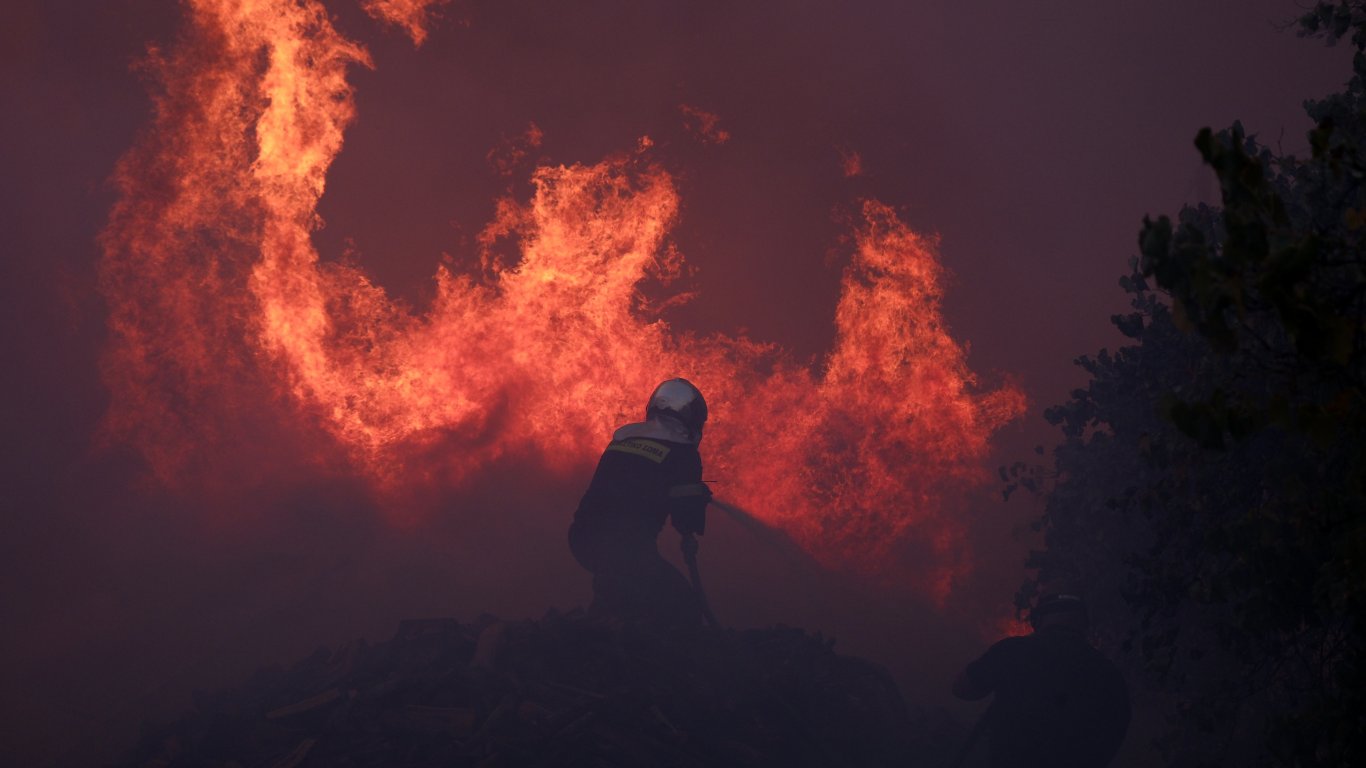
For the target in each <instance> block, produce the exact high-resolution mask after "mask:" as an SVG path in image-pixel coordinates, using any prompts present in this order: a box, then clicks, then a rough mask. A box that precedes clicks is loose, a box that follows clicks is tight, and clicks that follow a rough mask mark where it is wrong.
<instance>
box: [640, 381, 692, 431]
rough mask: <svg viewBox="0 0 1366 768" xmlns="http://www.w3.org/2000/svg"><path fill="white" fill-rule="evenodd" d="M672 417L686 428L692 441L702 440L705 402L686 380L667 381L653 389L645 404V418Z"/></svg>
mask: <svg viewBox="0 0 1366 768" xmlns="http://www.w3.org/2000/svg"><path fill="white" fill-rule="evenodd" d="M660 415H664V416H672V417H673V418H675V419H677V420H678V421H679V422H681V423H682V424H683V426H685V427H687V428H688V431H689V432H691V433H692V437H693V439H694V440H700V439H701V438H702V425H704V424H706V423H707V401H706V400H704V399H703V398H702V392H701V391H700V390H698V388H697V387H695V386H693V384H692V382H691V381H688V380H687V379H669V380H668V381H666V382H664V383H663V384H660V385H659V386H658V387H655V391H654V392H653V393H652V394H651V395H650V400H649V402H648V403H646V404H645V418H647V419H649V418H653V417H656V416H660Z"/></svg>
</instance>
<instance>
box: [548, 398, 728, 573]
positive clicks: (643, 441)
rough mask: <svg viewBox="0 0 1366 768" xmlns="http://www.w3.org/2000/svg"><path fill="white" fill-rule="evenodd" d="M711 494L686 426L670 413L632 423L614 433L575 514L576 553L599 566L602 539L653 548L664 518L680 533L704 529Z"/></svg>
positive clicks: (607, 542) (605, 542)
mask: <svg viewBox="0 0 1366 768" xmlns="http://www.w3.org/2000/svg"><path fill="white" fill-rule="evenodd" d="M710 498H711V491H710V490H708V488H707V486H706V485H705V484H703V483H702V458H701V456H700V455H699V453H698V450H697V444H696V442H695V441H694V440H693V439H691V437H690V435H689V433H688V431H687V429H686V428H685V427H683V426H682V425H681V424H679V423H678V422H676V421H674V420H673V419H670V418H668V417H663V418H652V419H650V420H649V421H645V422H642V423H639V424H628V425H626V426H624V427H622V428H621V429H618V430H617V431H616V433H615V434H614V435H613V436H612V442H611V444H609V445H608V446H607V450H605V451H603V454H602V458H601V459H600V460H599V461H598V468H597V471H596V472H594V473H593V480H592V482H590V483H589V485H588V491H587V492H585V493H584V495H583V499H582V501H580V502H579V508H578V510H577V511H576V512H575V513H574V525H573V527H572V528H571V531H570V539H571V544H574V545H575V546H574V550H575V551H574V554H575V556H576V557H578V558H579V560H580V561H581V562H583V564H584V565H585V566H587V567H589V568H590V569H593V570H596V569H595V568H594V563H592V562H590V561H592V560H594V559H597V558H595V557H594V556H593V555H592V553H591V551H590V550H593V549H598V548H600V547H599V546H598V545H599V544H601V545H606V546H610V547H634V546H648V547H649V548H650V549H651V550H653V549H654V545H655V538H656V537H657V536H658V535H659V532H660V531H661V530H663V528H664V522H665V520H666V519H669V520H671V521H672V523H673V526H674V528H676V529H677V530H678V531H679V532H680V533H684V534H687V533H695V534H700V533H702V532H703V530H704V529H705V527H706V507H707V502H708V500H709V499H710ZM576 542H577V544H576ZM585 555H586V556H585Z"/></svg>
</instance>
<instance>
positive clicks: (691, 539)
mask: <svg viewBox="0 0 1366 768" xmlns="http://www.w3.org/2000/svg"><path fill="white" fill-rule="evenodd" d="M679 544H680V546H681V547H682V549H683V562H684V563H686V564H687V566H688V579H690V580H691V581H692V588H693V591H694V592H696V593H697V605H698V607H699V608H701V609H702V618H703V619H706V621H707V626H709V627H712V628H719V627H720V626H721V623H720V622H718V621H717V620H716V614H714V613H712V612H711V605H710V604H709V603H708V602H707V593H706V592H704V591H703V590H702V573H701V572H700V571H699V570H698V568H697V537H696V536H694V535H692V534H691V533H685V534H683V540H682V541H681V542H679Z"/></svg>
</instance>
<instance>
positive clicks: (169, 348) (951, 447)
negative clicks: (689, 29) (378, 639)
mask: <svg viewBox="0 0 1366 768" xmlns="http://www.w3.org/2000/svg"><path fill="white" fill-rule="evenodd" d="M437 5H439V3H433V2H431V1H430V0H428V1H427V2H422V1H420V0H407V1H406V2H403V1H401V0H368V1H367V2H365V3H364V7H365V8H366V9H367V10H368V11H370V12H371V13H372V15H375V16H376V17H377V18H382V19H384V20H386V21H388V22H391V23H394V24H397V25H399V26H401V27H402V28H404V29H405V30H407V31H408V32H409V34H410V36H411V37H412V38H413V40H414V41H415V42H419V43H420V42H421V41H422V39H423V37H424V35H425V34H426V32H425V30H426V24H427V22H428V21H429V20H430V17H431V14H432V11H433V9H434V8H435V6H437ZM186 7H187V11H188V15H189V23H188V24H187V26H186V29H185V30H184V32H183V35H182V37H181V38H180V39H179V40H178V41H177V42H176V44H175V45H174V46H173V47H171V48H170V49H168V50H165V51H162V50H153V51H152V53H151V56H150V61H149V64H148V68H149V70H150V71H151V72H152V73H154V74H155V75H156V77H157V78H158V89H157V93H156V95H155V116H154V119H153V121H152V123H151V125H150V126H149V127H148V128H147V129H146V131H145V132H144V134H143V135H142V137H141V138H140V140H139V141H138V143H137V144H136V146H134V147H133V149H132V150H131V151H130V152H129V153H128V154H127V155H126V156H125V157H124V159H123V161H122V162H121V163H120V165H119V167H118V170H117V172H116V182H117V184H118V185H119V188H120V192H121V196H120V200H119V202H118V204H117V205H116V207H115V208H114V210H113V212H112V214H111V217H110V221H109V224H108V227H107V228H106V230H105V232H104V236H103V245H104V257H103V261H102V265H101V287H102V290H103V293H104V295H105V297H106V299H107V301H108V303H109V307H110V329H111V332H110V340H109V346H108V350H107V353H106V356H105V360H104V375H105V380H106V382H107V384H108V387H109V389H110V392H111V403H110V408H109V412H108V415H107V418H106V421H105V433H106V437H107V438H108V439H110V440H113V441H118V442H124V443H129V444H131V445H133V446H135V447H136V448H137V449H138V450H139V451H140V452H141V454H142V455H143V456H144V457H145V459H146V461H147V463H148V465H149V467H150V469H151V473H152V476H153V478H154V479H155V480H156V481H158V482H161V483H165V484H172V485H173V484H194V483H212V482H215V481H219V482H228V481H234V480H233V477H232V476H229V475H232V473H233V472H236V473H237V474H247V472H246V471H244V469H243V468H242V467H238V468H236V469H235V470H231V471H230V470H228V469H225V468H223V467H222V466H221V461H220V459H221V456H220V453H221V452H220V451H219V450H218V449H222V448H225V447H229V446H237V447H238V448H239V449H240V447H241V444H242V443H243V442H255V443H258V444H259V443H265V442H275V443H277V444H280V445H289V446H299V445H302V446H307V448H306V449H305V450H304V451H303V453H304V454H305V458H306V460H308V461H310V462H313V463H317V464H319V465H322V466H327V467H332V468H339V469H340V470H341V471H345V472H347V473H349V474H353V475H360V476H362V477H364V478H367V479H368V481H369V482H370V484H371V485H372V487H373V488H374V489H375V493H376V497H377V498H379V499H380V500H381V501H382V500H383V499H384V498H386V494H390V493H397V492H398V489H403V488H410V487H414V486H421V487H433V486H435V487H447V488H456V487H460V486H461V485H462V484H464V483H467V482H469V480H470V479H471V478H472V477H475V476H476V475H477V474H478V473H480V472H481V471H483V470H485V469H486V468H488V467H489V466H490V465H492V464H493V463H494V462H496V461H516V462H522V463H525V464H527V465H534V466H539V467H542V468H544V469H545V470H546V471H551V472H556V473H561V474H564V473H571V472H572V473H578V474H583V475H584V477H585V478H586V474H587V471H588V468H590V467H591V464H592V462H593V460H594V459H595V458H596V456H597V454H598V452H599V451H600V450H601V449H602V446H603V443H604V441H605V440H606V438H607V436H608V435H609V434H610V433H611V430H612V429H613V428H614V427H615V426H618V425H619V424H621V423H624V422H626V421H631V420H636V419H638V418H639V417H640V416H641V414H640V411H641V409H642V407H643V406H642V402H643V398H644V396H645V394H647V393H648V392H650V391H651V389H652V388H653V387H654V385H655V384H657V383H658V382H659V381H660V380H661V379H663V378H668V377H671V376H676V375H681V376H686V377H688V378H689V379H691V380H692V381H694V382H696V383H697V384H698V385H699V386H700V387H701V389H702V390H703V391H704V392H705V393H706V395H707V398H708V401H709V402H710V403H711V405H712V409H711V410H712V414H713V420H712V428H711V430H710V432H709V434H708V437H707V440H706V441H705V442H704V444H703V452H704V456H705V458H706V460H707V467H708V475H709V476H714V477H717V478H723V479H724V484H722V485H718V487H717V489H716V490H717V493H718V494H719V495H721V496H723V497H726V498H728V499H731V500H733V501H734V502H736V503H737V504H739V505H741V506H743V507H745V508H747V509H749V510H753V511H754V512H755V513H756V514H757V515H759V516H760V517H762V518H763V519H764V520H765V521H766V522H768V523H769V524H771V525H775V526H778V527H781V528H782V529H784V530H785V531H787V532H788V533H789V534H790V535H791V536H792V537H793V538H794V539H795V540H796V541H797V542H798V543H800V544H801V545H802V546H804V547H806V548H807V549H808V550H810V551H811V552H812V553H813V554H814V555H815V556H816V557H818V558H819V559H820V560H822V561H823V562H825V563H827V564H831V565H836V566H844V567H854V568H858V569H867V570H873V569H876V568H878V567H879V563H880V562H881V561H882V560H883V559H884V558H885V556H887V555H888V554H889V553H890V552H892V551H893V550H894V549H895V548H896V547H897V546H899V545H903V544H906V543H907V542H912V543H914V544H915V545H916V546H918V547H919V549H921V550H923V551H924V552H925V553H926V555H925V557H924V558H923V560H924V562H923V563H922V564H921V565H919V566H917V567H918V568H921V569H922V570H920V571H919V572H918V573H916V574H914V576H915V578H916V579H917V581H918V582H919V584H920V587H921V588H922V590H923V591H924V592H925V593H926V594H928V595H931V596H935V597H939V598H942V597H943V596H945V595H946V594H947V592H948V590H949V589H950V588H951V585H952V582H953V580H954V578H955V577H957V576H959V575H961V574H962V573H963V572H964V571H965V570H966V568H967V567H968V562H969V561H968V559H967V558H966V557H965V556H964V553H963V551H962V550H963V547H964V540H963V539H964V534H965V531H964V527H963V524H962V523H961V522H960V521H958V520H956V519H955V518H954V517H953V516H952V515H951V514H949V513H947V512H946V511H945V509H944V507H945V504H944V503H943V502H944V499H946V498H948V497H949V495H950V493H951V492H952V491H954V490H955V489H961V488H962V487H963V486H964V484H969V483H974V482H977V480H978V479H979V475H980V466H979V465H980V463H981V461H982V460H983V458H984V457H985V455H986V452H987V449H988V438H989V436H990V435H991V434H992V432H993V431H994V430H996V429H997V428H999V427H1000V426H1001V425H1003V424H1005V423H1006V422H1008V421H1009V420H1011V419H1012V418H1014V417H1015V416H1017V415H1019V414H1020V413H1021V412H1022V410H1023V408H1024V398H1023V395H1022V394H1021V393H1020V392H1019V391H1018V390H1016V389H1014V388H1011V387H1005V388H1002V389H999V390H996V391H992V392H982V391H980V390H979V389H978V388H977V386H976V382H975V380H974V376H973V374H972V373H971V372H970V371H969V370H968V368H967V365H966V362H965V353H964V350H963V348H962V347H961V346H960V345H959V344H957V343H956V342H955V341H954V340H953V339H952V338H951V337H950V336H949V334H948V332H947V330H946V329H945V328H944V324H943V321H942V318H941V317H940V307H939V305H940V299H941V295H942V288H941V278H942V268H941V266H940V264H939V262H938V260H937V256H936V252H935V242H934V240H933V239H932V238H927V237H924V236H921V235H919V234H917V233H915V232H913V231H911V230H910V229H909V228H908V227H907V226H906V225H905V224H903V223H902V222H901V221H900V220H898V218H897V216H896V214H895V212H894V211H893V210H892V209H891V208H890V207H888V206H886V205H883V204H881V203H878V202H874V201H868V202H865V203H864V204H863V206H862V217H861V218H862V220H861V222H860V223H859V224H858V225H857V226H856V231H855V232H854V240H853V242H854V243H855V245H856V247H855V249H854V252H853V255H852V260H851V263H850V264H849V266H848V267H847V269H846V271H845V274H844V277H843V281H842V295H841V298H840V300H839V304H838V308H837V310H836V315H835V318H834V320H835V323H836V325H837V329H838V335H837V340H836V343H835V347H834V349H833V350H832V351H831V352H830V353H829V355H828V357H827V359H826V360H825V364H824V366H823V368H822V369H821V370H819V371H812V370H808V369H807V368H806V367H803V366H798V365H794V364H792V363H791V362H789V361H788V360H787V358H786V357H785V356H784V355H783V354H782V352H781V350H778V349H776V348H775V347H773V346H772V345H767V344H762V343H758V342H755V341H752V340H750V339H747V338H743V337H736V338H730V337H722V336H712V337H705V338H699V337H696V336H692V335H689V334H685V333H679V332H677V331H675V329H673V328H671V327H670V326H669V325H668V324H667V323H666V322H664V321H663V320H662V319H660V318H659V314H658V310H659V308H660V307H659V304H658V302H655V303H651V302H649V301H646V300H645V298H644V297H643V295H642V292H641V286H642V284H643V283H644V282H645V281H647V280H658V281H662V282H664V283H667V282H668V281H669V279H670V278H671V277H673V276H675V275H676V274H678V272H679V270H680V269H681V267H682V256H681V255H680V254H679V253H678V252H677V251H676V250H674V248H673V247H672V246H671V245H670V241H669V233H670V228H671V227H672V226H673V225H674V224H675V222H676V219H677V215H678V209H679V192H678V189H677V187H676V186H675V184H674V181H673V178H672V176H671V174H670V173H669V171H667V170H666V169H664V168H662V167H660V165H658V164H657V163H656V162H653V161H652V160H651V157H650V154H649V148H648V147H649V142H648V141H642V142H641V148H639V149H638V150H637V151H634V152H631V153H623V154H622V155H620V156H615V157H610V158H607V159H604V160H602V161H601V162H599V163H596V164H593V165H572V166H548V167H541V168H539V169H537V170H536V171H535V172H534V175H533V177H532V182H533V187H534V192H533V193H532V194H531V195H530V197H529V199H513V198H508V199H504V200H501V201H499V204H498V208H497V211H498V213H497V215H496V217H495V218H494V220H493V221H491V222H490V223H489V224H488V225H487V226H486V227H485V228H484V230H483V232H482V234H481V235H480V238H479V242H480V244H481V249H482V250H481V252H482V255H483V267H484V268H483V270H482V272H481V273H480V274H459V273H457V272H456V271H454V270H453V268H450V267H447V266H442V267H439V268H438V269H437V271H436V278H435V280H436V288H435V297H434V299H433V300H432V302H431V304H430V306H428V307H427V308H426V310H425V311H424V312H417V311H414V310H412V309H410V308H408V307H406V306H405V305H403V304H402V303H400V302H397V301H395V300H393V299H391V298H390V297H389V296H387V295H386V292H385V291H384V289H383V288H381V287H379V286H376V285H375V284H374V283H373V282H372V281H371V280H370V279H369V278H368V277H367V276H366V275H365V274H364V272H363V271H362V270H360V269H359V268H358V267H356V266H354V265H351V264H348V263H344V262H336V261H323V260H321V259H320V258H319V254H318V252H317V251H316V249H315V248H314V245H313V241H312V233H313V232H314V231H315V230H316V229H318V228H319V227H320V226H321V222H320V219H319V217H318V214H317V212H316V211H317V204H318V201H319V198H320V197H321V195H322V193H323V190H324V186H325V184H326V180H327V173H328V168H329V166H330V165H331V163H332V162H333V160H334V159H335V158H336V157H337V155H338V153H339V152H341V150H342V145H343V137H344V134H345V131H346V129H347V127H348V125H349V124H350V123H351V122H352V120H353V119H354V118H355V116H356V109H355V105H354V101H353V98H352V95H353V94H352V86H351V85H350V83H349V82H348V80H347V74H348V70H349V68H351V67H353V66H357V65H359V66H364V67H370V66H372V62H371V60H370V57H369V54H368V52H367V51H366V49H365V48H364V47H362V46H361V45H360V44H358V43H356V42H353V41H351V40H348V39H346V38H345V37H343V36H342V35H341V34H340V33H339V32H337V30H336V29H335V28H334V27H333V25H332V23H331V20H330V18H329V15H328V13H327V11H326V10H325V9H324V7H323V6H322V5H321V4H320V3H319V2H316V1H314V0H302V1H301V0H189V2H187V3H186ZM699 114H701V113H699ZM509 249H511V250H512V251H514V252H515V253H516V254H517V257H516V258H515V259H509V258H503V257H500V256H499V254H501V253H507V252H509ZM263 434H264V435H270V436H272V438H271V440H269V441H262V440H260V436H261V435H263ZM255 447H256V446H255V445H253V448H255ZM260 447H261V451H260V453H259V454H258V455H257V456H256V458H255V459H254V460H255V461H258V462H261V463H263V464H264V463H265V462H268V461H269V460H270V459H269V458H268V457H267V456H268V454H269V448H270V447H269V446H265V445H261V446H260ZM247 469H248V470H249V469H250V468H249V467H248V468H247ZM225 473H226V474H225ZM405 514H409V513H406V512H405V513H399V512H397V511H395V512H394V513H393V515H394V518H395V520H396V521H400V520H401V519H402V518H403V516H404V515H405ZM455 514H458V513H455Z"/></svg>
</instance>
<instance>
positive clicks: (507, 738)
mask: <svg viewBox="0 0 1366 768" xmlns="http://www.w3.org/2000/svg"><path fill="white" fill-rule="evenodd" d="M833 646H834V643H833V641H830V640H825V639H823V638H821V637H820V636H812V635H809V634H807V633H805V632H804V631H802V630H800V629H791V628H785V627H777V628H771V629H756V630H742V631H741V630H716V631H702V632H699V633H697V634H695V635H691V636H683V635H678V634H660V633H656V632H651V631H648V630H645V629H642V628H639V627H631V626H620V625H615V624H612V623H608V622H604V621H601V620H598V619H596V618H593V617H588V616H585V615H584V614H582V613H581V612H577V611H576V612H573V613H569V614H566V615H555V614H553V613H552V614H549V615H547V616H546V617H544V618H543V619H541V620H539V621H519V622H501V621H498V620H497V619H495V618H494V617H491V616H484V617H481V618H480V619H479V620H477V621H475V622H473V623H466V624H462V623H460V622H458V621H456V620H454V619H423V620H413V621H405V622H403V623H402V624H401V625H400V626H399V630H398V633H397V634H396V635H395V636H394V638H393V639H392V640H389V641H388V642H383V643H378V644H375V645H369V644H367V643H365V642H364V641H360V642H356V643H351V644H347V645H343V646H342V647H340V648H337V649H335V650H332V651H329V650H328V649H326V648H320V649H318V651H316V652H315V653H314V654H313V655H311V656H309V657H308V658H307V659H304V660H303V661H301V662H300V663H298V664H296V665H294V666H293V667H292V668H290V669H287V670H284V669H280V668H267V669H262V670H260V671H258V672H257V673H256V674H255V675H254V676H253V677H252V678H251V679H250V680H249V681H247V682H246V683H245V684H244V685H242V686H241V687H240V688H237V689H235V690H228V691H222V692H218V693H211V694H200V695H197V696H196V706H195V709H194V711H193V712H191V713H189V714H187V715H186V716H184V717H183V718H182V719H181V720H179V721H177V722H174V723H171V724H168V725H159V726H154V725H148V726H146V727H145V731H144V733H143V737H142V739H141V741H140V743H139V745H138V746H137V748H136V749H135V750H134V751H133V752H131V753H130V754H128V755H127V756H125V758H124V759H123V760H122V761H121V763H120V765H125V766H167V767H170V766H176V767H179V766H223V767H225V768H226V767H227V766H242V767H243V768H251V767H254V766H269V767H270V768H296V767H297V766H384V767H385V768H392V767H393V766H730V765H733V766H883V765H887V766H891V765H897V766H906V765H930V766H933V765H946V764H948V763H950V762H952V758H953V753H954V751H955V749H956V748H957V747H958V745H960V744H961V743H962V739H963V737H964V734H963V729H962V728H961V727H960V726H959V725H958V724H956V723H955V722H953V721H952V720H951V719H950V718H948V717H946V716H943V715H939V714H921V715H915V716H912V715H911V714H910V713H909V712H908V711H907V707H906V705H905V703H904V701H903V700H902V697H901V693H900V692H899V691H898V690H897V687H896V684H895V683H894V682H893V681H892V679H891V677H890V676H889V675H888V674H887V673H886V672H885V671H884V670H883V669H882V668H881V667H879V666H877V665H875V664H872V663H870V662H868V661H865V660H862V659H858V658H853V657H849V656H841V655H839V654H837V653H835V651H834V647H833Z"/></svg>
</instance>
